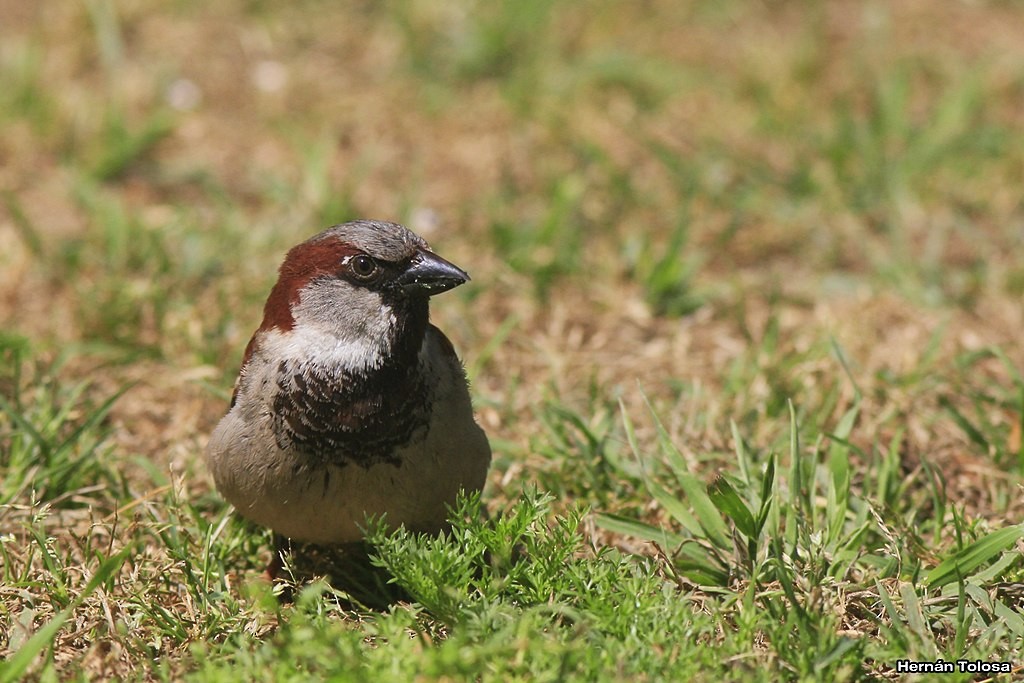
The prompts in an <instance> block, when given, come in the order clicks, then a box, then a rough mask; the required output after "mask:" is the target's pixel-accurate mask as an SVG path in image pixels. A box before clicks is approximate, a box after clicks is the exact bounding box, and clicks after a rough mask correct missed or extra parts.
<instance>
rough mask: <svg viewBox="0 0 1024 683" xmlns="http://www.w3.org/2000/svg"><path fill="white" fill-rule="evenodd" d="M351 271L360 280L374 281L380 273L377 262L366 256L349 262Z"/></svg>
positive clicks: (354, 258) (360, 256)
mask: <svg viewBox="0 0 1024 683" xmlns="http://www.w3.org/2000/svg"><path fill="white" fill-rule="evenodd" d="M348 267H349V270H351V271H352V274H353V275H355V276H356V278H358V279H360V280H364V281H365V280H372V279H373V278H374V276H376V275H377V273H378V272H379V271H380V267H379V266H378V265H377V262H376V261H374V260H373V259H372V258H370V257H369V256H366V255H365V254H360V255H359V256H355V257H353V258H352V260H351V261H349V262H348Z"/></svg>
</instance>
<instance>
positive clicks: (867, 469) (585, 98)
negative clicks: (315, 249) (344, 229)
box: [0, 0, 1024, 682]
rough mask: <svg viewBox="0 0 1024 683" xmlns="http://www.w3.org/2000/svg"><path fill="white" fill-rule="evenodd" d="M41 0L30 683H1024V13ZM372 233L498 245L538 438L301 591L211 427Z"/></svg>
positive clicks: (6, 450)
mask: <svg viewBox="0 0 1024 683" xmlns="http://www.w3.org/2000/svg"><path fill="white" fill-rule="evenodd" d="M12 7H13V6H12ZM7 14H9V17H8V16H7ZM5 17H6V18H5V20H4V22H2V26H0V124H2V125H0V158H3V159H5V160H7V163H5V164H3V168H2V169H0V200H2V201H0V243H2V244H3V245H4V248H3V249H0V682H2V681H8V680H11V681H14V680H21V679H25V678H28V679H30V680H55V679H61V680H93V679H108V678H109V679H114V678H116V679H125V680H144V681H151V680H182V679H190V680H221V679H223V680H238V679H243V680H256V679H259V680H266V679H267V678H268V676H270V677H272V678H274V679H280V680H292V679H295V680H299V679H302V680H306V679H309V678H332V679H338V680H349V679H359V680H363V679H372V680H403V681H405V680H531V681H532V680H552V681H554V680H558V681H561V680H624V679H630V680H633V679H640V680H716V679H717V680H780V679H781V680H794V681H795V680H800V681H803V680H808V681H810V680H872V679H877V678H896V677H899V675H898V673H897V662H898V661H899V660H907V659H909V660H914V661H935V660H938V659H942V660H944V661H947V662H949V661H956V660H959V659H965V660H970V661H972V662H976V661H980V662H986V663H997V662H1007V663H1010V665H1011V666H1012V667H1014V672H1015V673H1016V674H1018V675H1019V671H1020V667H1021V666H1022V662H1021V658H1020V654H1019V653H1020V652H1021V650H1022V646H1024V620H1022V619H1021V617H1020V615H1019V612H1020V606H1021V595H1022V591H1021V586H1022V585H1024V576H1022V572H1024V563H1022V555H1021V548H1022V547H1024V527H1022V526H1021V524H1020V520H1021V515H1022V512H1024V508H1022V504H1021V502H1020V501H1021V497H1020V486H1021V484H1022V483H1024V479H1022V476H1024V435H1022V434H1024V379H1022V374H1021V372H1022V370H1021V369H1022V368H1024V352H1022V347H1021V345H1020V342H1019V339H1020V333H1019V330H1020V329H1021V327H1022V324H1024V319H1022V315H1021V308H1020V295H1021V292H1022V291H1024V285H1022V283H1024V276H1022V270H1021V267H1020V264H1019V261H1020V259H1019V257H1018V254H1019V251H1020V248H1021V238H1020V226H1021V225H1022V221H1024V212H1022V206H1024V204H1022V202H1021V195H1020V184H1021V168H1024V165H1022V160H1024V146H1022V144H1021V142H1020V135H1019V134H1018V133H1019V130H1020V126H1021V124H1022V120H1021V116H1020V110H1019V106H1018V105H1019V100H1020V83H1021V82H1024V51H1022V49H1021V46H1020V44H1019V40H1017V36H1018V35H1019V33H1020V31H1019V30H1018V29H1021V28H1022V25H1024V11H1022V10H1021V8H1020V7H1019V6H1018V5H1016V4H1014V3H981V4H977V3H975V4H971V5H966V4H965V5H950V6H942V7H936V6H931V5H929V6H928V7H927V8H925V7H924V6H922V7H914V6H911V5H908V4H905V3H904V4H902V5H898V6H896V5H891V4H869V5H865V4H863V3H847V2H837V3H810V4H807V3H803V4H800V5H799V6H798V5H794V4H787V3H783V4H781V5H779V6H777V7H776V6H773V7H770V8H768V7H760V6H752V5H749V4H746V3H738V2H726V3H713V4H709V3H700V2H693V3H670V2H655V3H653V4H651V3H648V4H646V5H643V6H636V7H632V6H627V5H623V4H616V3H583V4H580V3H568V2H548V3H542V2H527V3H522V2H520V3H515V2H496V3H479V2H469V1H468V0H467V1H466V2H460V3H454V4H449V5H446V6H445V7H444V8H441V7H440V6H435V4H432V3H425V2H418V1H413V0H409V1H406V0H402V1H394V2H387V3H380V4H372V5H365V6H361V7H350V8H336V7H333V6H328V5H326V4H324V3H321V2H315V1H312V0H309V1H306V2H300V3H294V4H292V5H289V6H288V7H283V6H282V7H277V6H272V5H270V4H267V3H258V2H256V3H252V2H250V3H221V4H217V5H216V6H207V5H203V4H201V3H188V2H185V3H179V4H178V5H176V6H175V8H174V9H173V10H170V11H169V10H167V8H165V7H162V6H158V5H157V4H156V3H153V2H147V1H143V2H137V3H133V4H130V5H129V4H124V3H115V2H108V1H96V2H88V3H84V4H82V5H76V4H74V3H69V4H66V5H61V6H60V7H48V8H34V7H30V6H29V5H25V6H24V7H22V6H21V5H18V8H17V9H11V10H10V12H9V13H5ZM310 17H315V18H316V21H313V22H311V21H310ZM268 74H269V76H268ZM357 216H371V217H378V218H389V219H397V220H401V221H404V222H406V223H407V224H409V225H410V226H411V227H413V228H414V229H415V230H417V231H418V232H420V233H421V234H423V235H424V236H425V237H426V238H427V239H429V240H430V241H431V243H432V245H433V246H434V247H435V248H436V249H437V250H438V251H439V252H440V253H442V254H443V255H445V256H446V258H450V259H451V260H453V261H454V262H456V263H459V264H460V265H463V266H465V267H466V268H467V269H468V270H469V271H470V272H471V274H472V276H473V281H472V282H471V283H470V284H469V285H468V286H467V287H462V288H459V289H458V290H456V291H454V292H452V293H450V294H446V295H445V296H444V297H440V298H438V299H437V301H436V302H435V305H434V307H433V310H432V315H433V318H434V321H435V322H436V323H437V324H438V325H439V326H441V327H442V329H444V330H445V331H446V332H447V333H448V334H449V336H450V337H451V338H452V340H453V342H454V343H455V346H456V348H457V349H458V350H459V352H460V353H461V354H462V355H463V356H464V358H465V360H466V364H467V367H468V369H469V373H470V375H471V378H472V389H473V394H474V401H475V405H476V407H477V412H478V417H479V420H480V422H481V424H482V425H483V426H484V427H485V428H486V430H487V432H488V434H489V437H490V439H491V442H492V445H493V446H494V450H495V459H494V465H493V468H492V472H491V476H490V479H489V482H488V485H487V488H486V489H485V491H484V492H483V495H482V497H479V498H477V497H470V498H469V499H467V500H464V501H462V502H461V503H460V506H459V509H457V510H455V511H453V520H454V523H453V528H452V531H451V532H450V533H449V534H446V535H444V536H442V537H440V538H428V537H419V536H416V535H412V534H408V533H405V532H404V531H401V530H399V531H397V532H387V531H386V530H385V528H384V527H383V526H382V525H377V524H373V523H372V522H371V523H370V527H369V528H370V529H371V530H370V533H369V538H368V543H367V547H366V548H365V549H364V553H363V554H360V553H351V552H350V553H348V554H346V553H341V554H337V553H326V552H325V551H322V550H320V551H318V550H315V549H309V548H298V547H297V548H294V549H293V550H292V552H291V553H289V554H287V555H286V561H287V566H288V568H289V569H290V571H291V574H290V579H289V580H288V581H285V582H283V583H281V584H278V585H276V586H271V585H269V584H268V583H267V582H266V581H265V580H264V579H263V577H262V574H261V571H262V567H263V566H264V565H265V564H266V562H267V560H268V559H269V557H270V548H271V547H272V542H271V538H270V535H269V532H267V531H266V530H262V529H257V528H254V527H251V526H249V525H247V524H245V523H243V522H242V521H240V520H239V519H238V518H237V517H236V516H235V515H234V514H233V512H232V510H231V509H230V507H229V506H227V505H226V504H225V503H224V501H223V500H222V499H221V498H220V497H219V496H218V495H217V494H216V492H215V491H214V490H213V489H212V486H211V482H210V479H209V476H208V474H207V472H206V470H205V465H204V463H203V460H202V449H203V446H204V444H205V440H206V438H207V436H208V434H209V433H210V431H211V429H212V428H213V426H214V425H215V423H216V421H217V419H219V417H220V416H221V415H222V414H223V412H224V410H225V409H226V405H227V398H228V395H229V392H230V387H231V383H232V381H233V379H234V376H235V374H236V372H237V366H238V363H239V360H240V356H241V352H242V349H243V348H244V345H245V343H246V341H247V340H248V338H249V335H250V333H251V331H252V330H253V329H254V328H255V327H256V325H257V324H258V322H259V316H260V310H261V305H262V302H263V299H264V297H265V295H266V292H267V290H268V289H269V287H270V286H271V284H272V283H273V281H274V278H275V269H276V267H277V265H278V263H279V262H280V259H281V257H282V256H283V254H284V252H285V250H286V249H287V248H288V247H289V246H291V245H293V244H295V243H297V242H299V241H300V240H302V239H305V238H306V237H308V236H309V235H310V234H313V233H314V232H316V231H318V230H320V229H322V228H323V227H325V226H326V225H328V224H330V223H333V222H337V221H341V220H346V219H349V218H352V217H357ZM282 593H288V594H290V595H291V596H292V598H293V600H292V601H291V602H287V601H282V600H281V599H280V598H281V594H282ZM993 673H995V672H991V671H990V672H989V673H988V674H984V675H979V674H976V673H970V672H957V673H955V674H954V675H952V676H942V680H977V679H979V678H981V679H984V680H988V679H989V678H991V677H992V674H993ZM1012 675H1013V674H1011V675H1006V676H1004V678H1005V679H1007V680H1009V679H1010V678H1011V677H1012ZM933 678H935V679H937V678H939V676H937V675H933V676H929V675H927V674H926V675H924V676H922V680H932V679H933Z"/></svg>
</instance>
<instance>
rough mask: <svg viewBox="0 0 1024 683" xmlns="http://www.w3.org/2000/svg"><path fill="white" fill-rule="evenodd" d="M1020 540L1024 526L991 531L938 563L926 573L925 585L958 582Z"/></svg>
mask: <svg viewBox="0 0 1024 683" xmlns="http://www.w3.org/2000/svg"><path fill="white" fill-rule="evenodd" d="M1021 538H1024V524H1016V525H1014V526H1009V527H1006V528H1004V529H999V530H998V531H993V532H992V533H990V534H988V535H987V536H984V537H982V538H979V539H978V540H977V541H975V542H974V543H971V544H970V545H968V546H965V547H964V548H961V549H960V551H959V552H957V553H956V554H954V555H953V556H952V557H949V558H946V559H945V560H943V561H942V562H940V563H939V566H937V567H936V568H935V569H933V570H931V571H930V572H928V575H927V576H926V577H925V583H926V584H928V588H933V589H934V588H941V587H942V586H944V585H946V584H947V583H951V582H953V581H956V580H958V578H959V577H962V576H969V575H970V574H971V572H973V571H974V570H975V569H977V568H978V567H980V566H981V565H983V564H985V563H986V562H990V561H991V560H993V559H995V558H996V557H998V556H999V554H1000V553H1001V552H1003V551H1004V550H1006V549H1007V548H1009V547H1010V546H1011V545H1013V544H1014V543H1016V542H1017V541H1018V540H1020V539H1021Z"/></svg>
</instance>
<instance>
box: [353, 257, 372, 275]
mask: <svg viewBox="0 0 1024 683" xmlns="http://www.w3.org/2000/svg"><path fill="white" fill-rule="evenodd" d="M352 265H353V266H355V271H356V275H369V274H370V273H372V272H373V261H371V260H370V259H369V258H367V257H366V256H360V257H358V258H356V260H355V261H353V263H352Z"/></svg>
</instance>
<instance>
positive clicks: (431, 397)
mask: <svg viewBox="0 0 1024 683" xmlns="http://www.w3.org/2000/svg"><path fill="white" fill-rule="evenodd" d="M467 280H469V275H467V274H466V273H465V271H463V270H462V269H460V268H458V267H457V266H455V265H454V264H452V263H449V262H448V261H446V260H444V259H443V258H441V257H440V256H438V255H436V254H435V253H434V252H433V251H431V250H430V247H428V246H427V243H426V242H424V241H423V239H421V238H420V237H418V236H417V235H414V234H413V233H412V232H410V231H409V230H407V229H406V228H404V227H402V226H401V225H396V224H395V223H385V222H381V221H368V220H361V221H354V222H351V223H345V224H343V225H336V226H334V227H332V228H329V229H328V230H325V231H324V232H322V233H320V234H319V235H316V236H315V237H313V238H311V239H309V240H307V241H305V242H303V243H302V244H299V245H298V246H296V247H294V248H292V250H291V251H289V252H288V255H287V256H286V257H285V260H284V263H283V264H281V268H280V274H279V277H278V280H277V284H276V285H274V288H273V289H272V290H271V292H270V296H269V297H268V298H267V303H266V306H265V307H264V311H263V324H262V325H260V327H259V329H258V330H256V333H255V334H254V335H253V337H252V340H251V341H250V342H249V345H248V346H247V347H246V349H245V355H244V357H243V359H242V369H241V372H240V375H239V378H238V381H237V382H236V384H235V391H234V395H233V396H232V398H231V407H230V409H229V411H228V414H227V415H226V416H225V417H224V418H223V419H222V420H221V421H220V424H218V425H217V428H216V429H215V430H214V432H213V435H212V436H211V437H210V443H209V445H208V446H207V449H206V455H207V459H208V462H209V466H210V470H211V472H212V473H213V478H214V481H215V482H216V484H217V489H218V490H219V491H220V492H221V494H223V496H224V497H225V498H227V500H228V501H230V502H231V503H232V504H233V505H234V506H235V508H236V509H237V510H238V512H239V513H240V514H241V515H242V516H243V517H245V518H247V519H249V520H251V521H253V522H255V523H257V524H260V525H263V526H267V527H270V528H271V529H273V530H274V531H275V532H277V533H278V534H280V535H282V536H285V537H288V538H290V539H294V540H297V541H306V542H311V543H315V544H340V543H354V542H358V541H361V540H362V538H363V534H362V531H361V530H360V526H361V525H363V524H364V522H365V520H366V518H367V516H380V515H383V514H386V515H387V521H388V523H389V524H390V525H391V526H397V525H400V524H404V525H405V526H406V528H409V529H411V530H414V531H427V532H434V531H438V530H440V529H443V528H445V526H446V524H447V522H446V518H447V510H446V506H448V505H451V504H453V503H454V502H455V497H456V494H457V493H458V491H459V489H466V490H467V491H478V490H480V489H481V488H482V487H483V484H484V479H485V477H486V473H487V468H488V465H489V464H490V460H491V449H490V445H489V444H488V442H487V436H486V435H485V434H484V432H483V430H482V429H481V428H480V427H479V426H478V425H477V424H476V422H475V421H474V419H473V410H472V407H471V405H470V399H469V390H468V385H467V380H466V374H465V371H464V370H463V367H462V364H461V363H460V361H459V358H458V356H456V354H455V349H454V348H452V344H451V342H449V341H448V339H447V338H446V337H445V336H444V334H443V333H442V332H441V331H440V330H439V329H437V328H436V327H434V326H433V325H431V324H430V323H429V321H428V311H427V300H428V299H429V298H430V297H431V296H433V295H434V294H439V293H441V292H444V291H447V290H449V289H452V288H453V287H457V286H459V285H461V284H463V283H464V282H466V281H467Z"/></svg>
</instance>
